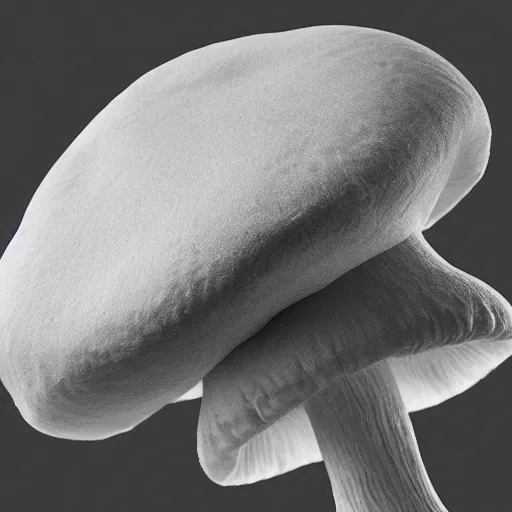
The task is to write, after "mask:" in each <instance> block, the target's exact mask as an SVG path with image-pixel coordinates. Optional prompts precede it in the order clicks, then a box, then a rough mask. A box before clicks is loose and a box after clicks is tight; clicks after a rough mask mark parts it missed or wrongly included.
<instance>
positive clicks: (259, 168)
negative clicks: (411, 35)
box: [0, 26, 491, 439]
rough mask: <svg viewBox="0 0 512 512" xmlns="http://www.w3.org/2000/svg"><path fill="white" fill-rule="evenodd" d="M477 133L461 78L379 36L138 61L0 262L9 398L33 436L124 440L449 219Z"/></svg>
mask: <svg viewBox="0 0 512 512" xmlns="http://www.w3.org/2000/svg"><path fill="white" fill-rule="evenodd" d="M490 134H491V131H490V125H489V119H488V116H487V112H486V110H485V107H484V105H483V102H482V100H481V98H480V96H479V95H478V93H477V92H476V90H475V89H474V88H473V87H472V86H471V84H470V83H469V82H468V81H467V80H466V79H465V78H464V77H463V76H462V74H461V73H460V72H459V71H457V70H456V69H455V68H454V67H453V66H452V65H451V64H449V63H448V62H447V61H446V60H445V59H443V58H442V57H440V56H439V55H437V54H436V53H434V52H433V51H431V50H429V49H428V48H425V47H424V46H422V45H420V44H418V43H415V42H413V41H411V40H409V39H407V38H404V37H401V36H398V35H395V34H390V33H387V32H384V31H381V30H375V29H368V28H363V27H344V26H320V27H308V28H304V29H300V30H292V31H288V32H281V33H273V34H260V35H254V36H249V37H244V38H240V39H236V40H232V41H226V42H222V43H217V44H213V45H210V46H208V47H205V48H201V49H199V50H195V51H193V52H190V53H187V54H185V55H182V56H181V57H179V58H177V59H174V60H172V61H170V62H168V63H165V64H163V65H161V66H159V67H157V68H156V69H153V70H151V71H149V72H148V73H146V74H145V75H143V76H142V77H141V78H139V79H138V80H136V81H135V82H134V83H133V84H132V85H131V86H130V87H128V88H127V89H126V90H125V91H123V92H122V93H121V94H119V95H118V96H117V97H116V98H115V99H114V100H113V101H112V102H111V103H110V104H109V105H107V107H106V108H105V109H103V110H102V111H101V112H100V113H99V114H98V115H97V116H96V117H95V118H94V119H93V120H92V121H91V123H90V124H89V125H88V126H87V127H86V128H85V129H84V130H83V131H82V132H81V133H80V134H79V135H78V137H77V138H76V139H75V140H74V141H73V142H72V143H71V145H70V146H69V147H68V149H67V150H66V151H65V152H64V153H63V155H62V156H61V157H60V158H59V159H58V160H57V162H56V163H55V164H54V166H53V167H52V169H51V170H50V171H49V173H48V174H47V176H46V177H45V179H44V180H43V182H42V183H41V185H40V187H39V188H38V189H37V191H36V193H35V194H34V197H33V198H32V200H31V201H30V204H29V206H28V208H27V210H26V212H25V215H24V217H23V219H22V222H21V224H20V226H19V229H18V230H17V232H16V234H15V236H14V237H13V239H12V241H11V243H10V244H9V246H8V247H7V249H6V251H5V253H4V255H3V257H2V259H1V260H0V289H1V291H2V293H0V311H2V313H1V315H0V328H1V329H0V332H2V337H1V338H0V352H1V355H2V357H0V376H1V378H2V381H3V383H4V385H5V387H6V389H7V390H8V391H9V393H10V394H11V396H12V397H13V400H14V402H15V404H16V406H17V407H18V408H19V410H20V412H21V414H22V415H23V417H24V418H25V419H26V420H27V421H28V422H29V423H30V424H31V425H33V426H34V427H35V428H37V429H38V430H40V431H42V432H45V433H47V434H49V435H54V436H57V437H68V438H72V439H100V438H104V437H108V436H111V435H115V434H117V433H119V432H123V431H126V430H129V429H130V428H133V427H134V426H135V425H136V424H138V423H140V422H141V421H143V420H144V419H145V418H147V417H148V416H150V415H151V414H153V413H155V412H156V411H158V410H159V409H160V408H161V407H163V406H164V405H166V404H168V403H171V402H173V401H176V400H179V399H180V397H184V393H185V392H187V391H188V390H191V389H193V388H194V386H196V385H197V384H198V383H199V382H200V381H201V379H203V377H205V376H206V375H207V374H208V373H209V372H210V371H211V370H212V369H213V368H214V367H215V366H216V365H217V364H218V363H219V362H221V361H222V360H223V359H224V358H225V357H226V356H227V354H229V353H230V352H231V351H232V350H233V349H234V348H235V347H237V346H239V345H240V344H241V343H242V342H244V341H246V340H248V339H249V338H250V337H252V336H253V335H255V334H256V333H259V332H260V331H261V330H262V329H263V327H264V326H265V325H266V324H268V323H269V322H270V321H271V320H272V319H273V318H274V317H276V315H278V313H280V312H281V311H284V310H286V309H287V308H288V307H289V306H291V305H292V304H294V303H296V302H297V301H300V300H301V299H304V298H305V297H308V296H310V295H312V294H314V293H315V292H318V291H319V290H322V289H324V288H325V287H327V286H328V285H329V284H330V283H333V282H334V281H336V280H337V279H338V278H339V277H340V276H342V275H344V274H346V273H347V272H349V271H350V270H351V269H354V268H356V267H358V266H359V265H360V264H361V263H363V262H365V261H368V260H370V259H371V258H372V257H374V256H376V255H378V254H380V253H383V252H385V251H386V250H388V249H390V248H392V247H394V246H396V245H397V244H399V243H400V242H402V241H403V240H405V239H407V238H408V237H409V236H411V234H413V233H416V232H419V231H421V230H424V229H427V228H428V227H430V226H431V225H432V224H433V223H434V222H436V221H437V220H438V219H439V218H440V217H442V216H443V215H444V214H446V213H447V212H448V211H449V210H450V209H451V208H453V207H454V206H455V205H456V204H457V202H458V201H460V200H461V199H462V197H464V195H466V194H467V193H468V192H469V190H470V189H471V188H472V186H474V185H475V184H476V182H477V181H478V180H479V179H480V178H481V176H482V174H483V172H484V170H485V166H486V163H487V159H488V154H489V144H490ZM197 391H198V388H197V387H196V388H195V390H193V391H190V394H188V395H185V396H191V397H192V396H195V393H196V392H197Z"/></svg>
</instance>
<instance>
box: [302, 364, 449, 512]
mask: <svg viewBox="0 0 512 512" xmlns="http://www.w3.org/2000/svg"><path fill="white" fill-rule="evenodd" d="M305 409H306V411H307V413H308V416H309V418H310V420H311V424H312V425H313V429H314V431H315V435H316V438H317V441H318V444H319V446H320V451H321V452H322V455H323V458H324V461H325V465H326V468H327V472H328V474H329V478H330V480H331V485H332V489H333V494H334V500H335V502H336V510H337V511H338V512H447V511H446V508H445V507H444V505H443V504H442V503H441V501H440V499H439V497H438V496H437V494H436V492H435V490H434V488H433V487H432V484H431V482H430V480H429V478H428V475H427V472H426V470H425V466H424V465H423V462H422V460H421V456H420V452H419V449H418V445H417V443H416V438H415V435H414V430H413V427H412V424H411V420H410V418H409V415H408V413H407V410H406V409H405V406H404V404H403V402H402V399H401V397H400V392H399V390H398V387H397V385H396V382H395V379H394V377H393V373H392V372H391V369H390V368H389V365H388V363H387V362H386V361H381V362H379V363H377V364H374V365H372V366H370V367H368V368H366V369H365V370H362V371H359V372H357V373H354V374H351V375H349V376H343V377H340V378H338V379H336V380H335V381H334V382H333V383H331V384H330V385H329V386H327V387H326V388H325V389H323V390H322V391H321V392H320V393H318V394H316V395H315V396H313V397H312V398H311V399H310V400H309V401H308V402H307V403H306V404H305Z"/></svg>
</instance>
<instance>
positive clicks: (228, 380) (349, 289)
mask: <svg viewBox="0 0 512 512" xmlns="http://www.w3.org/2000/svg"><path fill="white" fill-rule="evenodd" d="M510 355H512V307H511V306H510V304H509V303H508V302H507V301H506V300H505V298H504V297H503V296H502V295H500V294H499V293H498V292H497V291H496V290H494V289H492V288H491V287H490V286H489V285H487V284H485V283H483V282H482V281H480V280H479V279H477V278H476V277H473V276H470V275H469V274H467V273H465V272H463V271H461V270H459V269H457V268H455V267H453V266H452V265H450V264H449V263H448V262H446V261H445V260H444V259H443V258H441V257H440V256H439V255H438V254H436V253H435V252H434V251H433V250H432V248H431V247H430V246H429V245H428V243H427V242H426V240H425V239H424V238H423V236H422V235H421V234H416V235H413V236H411V237H410V238H409V239H407V240H406V241H404V242H402V243H401V244H398V245H396V246H395V247H393V248H391V249H389V250H388V251H386V252H384V253H382V254H380V255H378V256H375V257H374V258H372V259H370V260H368V261H366V262H364V263H362V264H361V265H360V266H358V267H357V268H355V269H352V270H351V271H349V272H347V273H346V274H344V275H343V276H341V277H340V278H339V279H337V280H336V281H335V282H333V283H331V284H330V285H329V286H327V287H325V288H323V289H322V290H320V291H319V292H317V293H316V294H314V295H311V296H309V297H306V298H305V299H303V300H301V301H299V302H297V303H295V304H293V305H292V306H290V307H289V308H287V309H286V310H285V311H283V312H281V313H280V314H279V315H276V317H274V318H273V319H272V320H271V321H270V322H269V323H268V324H267V325H266V326H265V328H264V329H262V330H261V331H260V332H258V333H257V334H256V335H254V336H253V337H252V338H251V339H250V340H247V341H246V342H245V343H242V344H241V345H239V346H238V347H236V349H234V350H233V351H232V352H231V353H230V354H229V355H228V356H227V357H226V358H224V360H222V361H221V362H220V363H219V364H218V365H217V367H216V368H214V369H213V370H212V371H211V372H210V373H209V374H208V375H206V376H205V378H204V394H203V400H202V403H201V412H200V416H199V427H198V454H199V458H200V461H201V465H202V467H203V469H204V470H205V472H206V473H207V475H208V476H209V477H210V478H211V479H212V480H213V481H215V482H217V483H219V484H221V485H239V484H245V483H252V482H255V481H258V480H262V479H265V478H270V477H273V476H276V475H278V474H281V473H284V472H286V471H290V470H292V469H295V468H297V467H299V466H303V465H305V464H310V463H312V462H318V461H320V460H322V455H321V452H320V449H319V446H318V443H317V439H316V436H315V433H314V432H313V429H312V426H311V424H310V421H309V418H308V416H307V413H306V411H305V409H304V407H303V405H304V404H305V402H307V401H308V400H309V399H310V398H311V397H313V396H314V395H315V394H316V393H318V392H320V391H321V390H323V389H324V388H325V387H327V386H328V385H329V384H331V383H332V382H333V381H334V380H336V378H337V377H339V376H340V375H347V374H352V373H354V372H357V371H359V370H363V369H364V368H367V367H369V366H370V365H372V364H373V363H376V362H378V361H381V360H383V359H386V360H387V362H388V364H389V366H390V368H391V371H392V372H393V375H394V378H395V380H396V382H397V385H398V389H399V391H400V394H401V396H402V399H403V401H404V404H405V406H406V408H407V410H409V411H416V410H420V409H424V408H426V407H431V406H433V405H437V404H438V403H440V402H442V401H444V400H446V399H448V398H451V397H453V396H455V395H457V394H459V393H461V392H463V391H465V390H466V389H468V388H469V387H471V386H473V385H474V384H476V383H477V382H478V381H479V380H480V379H482V378H483V377H485V376H486V375H487V374H488V373H489V372H490V371H492V370H493V369H495V368H496V367H497V366H498V365H499V364H501V363H502V362H503V361H505V359H507V358H508V357H510ZM193 391H194V392H196V391H197V388H196V389H195V390H193ZM340 415H341V416H342V415H343V411H340ZM347 421H350V414H348V415H347Z"/></svg>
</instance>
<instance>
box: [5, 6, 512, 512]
mask: <svg viewBox="0 0 512 512" xmlns="http://www.w3.org/2000/svg"><path fill="white" fill-rule="evenodd" d="M69 3H71V4H73V2H68V3H63V2H53V5H52V3H50V4H47V3H46V2H43V1H41V2H38V3H37V5H36V4H35V3H34V6H31V5H30V4H29V3H25V4H24V3H19V2H18V3H17V4H16V6H14V4H13V6H12V7H9V6H8V5H7V4H4V5H5V6H4V8H3V13H2V14H3V15H2V18H1V24H2V26H3V27H2V30H1V31H0V32H1V33H2V34H3V39H4V41H3V43H2V49H1V51H2V54H3V57H2V61H1V62H2V71H1V75H0V76H1V88H2V93H1V95H0V109H1V119H0V123H1V129H2V138H1V140H2V150H1V151H0V173H1V178H2V180H1V185H0V220H1V225H0V246H1V248H2V251H3V249H4V248H5V247H6V245H7V244H8V242H9V240H10V238H11V236H12V235H13V234H14V232H15V230H16V229H17V226H18V224H19V222H20V219H21V216H22V214H23V211H24V209H25V208H26V206H27V204H28V201H29V200H30V197H31V196H32V194H33V193H34V191H35V189H36V187H37V186H38V184H39V183H40V181H41V179H42V178H43V176H44V175H45V174H46V172H47V171H48V170H49V169H50V167H51V166H52V164H53V163H54V162H55V161H56V159H57V158H58V157H59V156H60V155H61V153H62V152H63V151H64V150H65V149H66V147H67V146H68V145H69V144H70V143H71V141H72V140H73V139H74V138H75V136H76V135H77V134H78V133H79V132H80V131H81V130H82V129H83V128H84V127H85V126H86V124H87V123H88V122H89V121H90V120H91V119H92V118H93V117H94V116H95V115H96V114H97V113H98V112H99V111H100V110H101V109H102V108H103V107H104V106H105V105H106V104H107V103H108V102H109V101H110V100H111V99H112V98H113V97H114V96H115V95H117V94H118V93H119V92H121V90H123V89H124V88H125V87H127V86H128V85H129V84H130V83H131V82H132V81H133V80H135V79H136V78H137V77H139V76H140V75H141V74H143V73H144V72H146V71H148V70H149V69H151V68H153V67H155V66H157V65H159V64H161V63H163V62H165V61H167V60H169V59H171V58H173V57H176V56H178V55H180V54H181V53H184V52H186V51H189V50H192V49H194V48H197V47H200V46H204V45H206V44H209V43H212V42H216V41H219V40H225V39H231V38H234V37H239V36H243V35H248V34H254V33H258V32H273V31H281V30H289V29H293V28H299V27H304V26H309V25H319V24H347V25H364V26H369V27H375V28H380V29H384V30H388V31H391V32H397V33H399V34H402V35H405V36H407V37H410V38H412V39H414V40H417V41H419V42H421V43H423V44H425V45H426V46H428V47H430V48H432V49H433V50H435V51H437V52H438V53H440V54H441V55H442V56H444V57H445V58H447V59H448V60H449V61H450V62H452V63H453V64H454V65H455V66H456V67H458V68H459V69H460V70H461V71H462V72H463V73H464V74H465V75H466V76H467V77H468V78H469V80H470V81H471V82H472V83H473V84H474V86H475V87H476V88H477V90H478V91H479V92H480V94H481V96H482V97H483V99H484V101H485V103H486V105H487V107H488V110H489V113H490V117H491V121H492V126H493V131H494V135H493V144H492V150H491V159H490V163H489V166H488V171H487V174H486V176H485V177H484V179H483V181H481V182H480V184H479V185H478V186H477V187H476V188H475V189H474V191H473V192H472V193H471V194H470V196H469V197H468V198H467V199H465V200H464V201H463V202H462V204H460V205H459V206H458V207H457V208H456V209H455V210H454V211H453V212H452V213H451V214H450V215H448V216H447V217H446V218H445V219H444V220H442V221H441V222H440V223H439V224H438V225H436V226H435V227H434V228H433V229H431V230H430V231H428V232H426V238H427V239H428V240H429V241H430V243H431V244H432V245H433V246H434V248H436V250H438V252H439V253H440V254H441V255H442V256H443V257H445V258H446V259H447V260H448V261H450V262H451V263H452V264H454V265H455V266H457V267H459V268H461V269H463V270H465V271H467V272H469V273H471V274H473V275H475V276H477V277H479V278H481V279H483V280H484V281H486V282H487V283H489V284H490V285H491V286H493V287H495V288H496V289H497V290H499V291H500V292H501V293H502V294H503V295H504V296H505V297H507V298H508V299H509V300H512V279H511V275H512V271H511V270H510V267H509V265H510V261H511V255H512V251H511V249H512V247H511V239H510V235H509V233H510V231H511V227H512V220H511V215H510V209H511V203H512V199H511V197H510V192H511V190H510V189H511V186H510V185H511V183H512V178H511V174H510V173H511V169H510V165H511V164H510V153H509V151H510V148H511V141H510V130H511V129H510V119H511V118H512V116H511V108H510V105H511V98H510V94H511V91H512V82H511V79H510V75H509V72H510V69H509V66H510V47H511V46H512V38H511V31H512V24H511V22H510V19H509V13H508V12H505V9H504V8H502V7H500V5H499V4H498V3H497V2H493V1H487V2H483V1H482V2H480V3H479V4H476V5H471V4H470V3H469V2H468V1H462V0H460V1H456V0H454V1H452V2H446V4H448V5H444V4H443V3H441V2H439V3H434V2H431V1H425V2H422V1H414V0H411V1H410V2H407V3H405V2H398V1H394V0H386V1H380V0H375V1H374V2H365V1H357V2H342V1H340V2H332V3H325V2H322V1H318V0H314V1H309V2H303V3H302V2H298V1H289V2H287V3H284V4H282V3H279V2H277V1H271V2H267V3H265V2H263V1H260V2H254V3H251V4H250V3H248V2H240V5H237V4H236V3H234V4H233V5H229V4H227V3H222V2H218V1H215V2H209V3H206V2H204V3H202V4H201V3H197V2H194V1H190V2H183V3H178V2H169V6H168V8H164V7H162V6H157V4H154V3H152V2H149V1H148V2H147V3H146V4H145V7H144V11H145V14H150V13H151V14H152V15H151V16H147V15H145V16H140V15H137V16H135V15H133V16H132V15H123V14H122V13H121V12H120V11H119V10H117V7H116V6H114V5H113V4H109V3H108V2H106V3H102V4H101V8H102V9H104V8H105V5H108V7H109V9H110V13H109V15H108V16H107V15H102V14H100V9H99V5H100V4H96V3H95V2H88V3H83V4H80V3H79V2H74V5H73V9H74V10H75V11H76V12H75V16H71V15H65V16H64V15H63V13H65V12H67V11H69V5H68V4H69ZM171 3H172V4H173V5H171ZM48 5H50V7H48ZM119 5H120V6H121V5H123V6H124V5H125V4H124V3H119ZM163 5H165V4H163ZM503 5H505V2H504V4H503ZM153 9H154V10H153ZM48 13H53V15H49V14H48ZM55 13H59V14H60V15H55ZM0 335H1V333H0ZM511 370H512V361H508V362H506V363H505V364H503V365H502V366H501V367H500V368H499V369H498V370H497V371H495V372H493V373H492V374H491V375H490V376H488V377H487V378H486V379H485V380H484V381H482V382H481V383H479V384H478V385H477V386H475V387H473V388H472V389H471V390H469V391H467V392H466V393H464V394H463V395H461V396H458V397H456V398H454V399H452V400H449V401H448V402H445V403H444V404H442V405H440V406H438V407H435V408H433V409H430V410H425V411H422V412H419V413H415V414H413V415H412V420H413V423H414V426H415V430H416V434H417V438H418V442H419V445H420V448H421V450H422V454H423V458H424V461H425V464H426V467H427V469H428V472H429V474H430V476H431V479H432V481H433V483H434V486H435V487H436V489H437V491H438V493H439V494H440V496H441V498H442V499H443V501H444V503H445V504H446V506H447V508H448V509H449V510H450V512H473V511H475V512H482V511H485V512H500V511H508V510H510V509H511V504H512V485H511V482H510V477H511V472H510V459H511V457H512V440H511V434H512V414H511V410H510V407H511V401H510V390H511V389H512V386H511V384H512V371H511ZM0 391H1V393H0V407H1V411H0V424H1V429H0V432H1V435H0V453H1V463H0V464H1V465H0V474H1V477H0V504H1V505H0V507H2V510H5V511H6V512H11V511H13V512H14V511H17V510H20V511H35V510H52V511H55V512H60V511H73V512H81V511H88V512H89V511H92V510H94V511H98V512H106V511H126V512H130V511H136V510H137V511H139V510H147V511H148V512H153V511H164V510H165V511H168V510H173V511H182V510H183V511H196V510H197V511H199V510H226V511H231V510H233V511H235V510H236V511H240V510H243V511H244V512H249V511H253V510H254V511H258V512H259V511H261V510H265V511H266V512H273V511H279V512H282V511H283V510H293V511H294V512H300V511H307V512H312V511H333V512H334V504H333V502H332V497H331V491H330V487H329V481H328V479H327V475H326V473H325V469H324V466H323V464H314V465H311V466H308V467H305V468H302V469H300V470H296V471H293V472H291V473H288V474H286V475H283V476H280V477H278V478H275V479H272V480H269V481H265V482H261V483H257V484H253V485H250V486H243V487H233V488H222V487H218V486H216V485H214V484H213V483H211V482H210V481H209V480H208V479H207V477H206V476H205V475H204V474H203V473H202V471H201V468H200V466H199V463H198V461H197V455H196V445H195V431H196V423H197V417H198V412H199V401H192V402H188V403H182V404H177V405H174V406H169V407H167V408H165V409H164V410H162V411H161V412H159V413H158V414H156V415H155V416H153V417H152V418H150V419H149V420H148V421H146V422H145V423H143V424H142V425H140V426H139V427H137V428H136V429H135V430H133V431H132V432H130V433H128V434H125V435H120V436H117V437H115V438H111V439H108V440H105V441H99V442H73V441H66V440H60V439H54V438H51V437H47V436H44V435H43V434H40V433H38V432H37V431H35V430H33V429H32V428H31V427H29V426H28V425H27V424H26V423H25V422H24V421H23V420H22V418H21V416H20V415H19V413H18V412H17V409H16V408H15V407H14V405H13V403H12V401H11V399H10V397H9V396H8V395H7V393H6V392H5V390H3V389H0Z"/></svg>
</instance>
